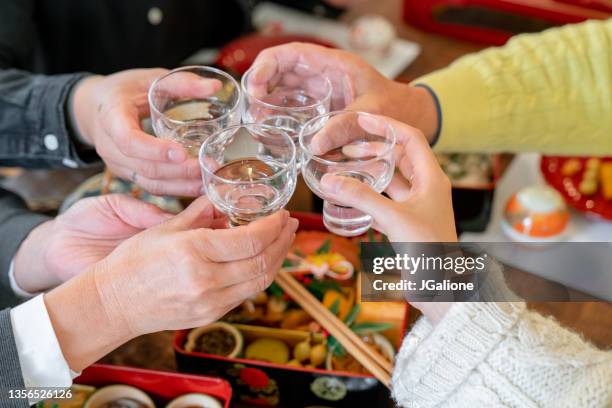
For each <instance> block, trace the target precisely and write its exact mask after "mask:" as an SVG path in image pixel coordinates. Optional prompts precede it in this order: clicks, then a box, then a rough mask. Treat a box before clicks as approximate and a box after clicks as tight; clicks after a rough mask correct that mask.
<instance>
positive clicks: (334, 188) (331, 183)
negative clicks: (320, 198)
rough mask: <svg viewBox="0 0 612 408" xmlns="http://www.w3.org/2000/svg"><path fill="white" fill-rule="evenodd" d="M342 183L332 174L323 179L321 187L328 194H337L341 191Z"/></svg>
mask: <svg viewBox="0 0 612 408" xmlns="http://www.w3.org/2000/svg"><path fill="white" fill-rule="evenodd" d="M341 183H342V181H341V180H339V179H338V177H335V176H333V175H331V174H325V175H324V176H323V177H322V178H321V187H322V188H323V190H325V191H327V192H328V193H337V192H338V190H340V184H341Z"/></svg>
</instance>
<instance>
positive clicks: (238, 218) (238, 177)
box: [200, 124, 297, 226]
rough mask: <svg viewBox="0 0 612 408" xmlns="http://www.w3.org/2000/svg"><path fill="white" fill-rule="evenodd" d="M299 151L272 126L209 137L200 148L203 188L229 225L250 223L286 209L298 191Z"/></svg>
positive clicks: (238, 128) (255, 126) (232, 130)
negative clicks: (297, 165)
mask: <svg viewBox="0 0 612 408" xmlns="http://www.w3.org/2000/svg"><path fill="white" fill-rule="evenodd" d="M295 158H296V150H295V145H294V143H293V141H292V140H291V138H290V137H289V136H288V135H287V134H286V133H285V132H283V131H281V130H278V129H276V128H273V127H271V126H266V125H260V124H246V125H239V126H232V127H229V128H227V129H224V130H222V131H220V132H218V133H216V134H214V135H212V136H210V137H209V138H207V139H206V140H205V141H204V143H203V144H202V147H201V149H200V167H201V168H202V178H203V181H204V189H205V191H206V194H207V196H208V198H209V199H210V201H211V202H212V203H213V204H214V205H215V207H216V208H217V209H218V210H219V211H221V212H223V213H225V214H227V215H228V217H229V220H230V226H238V225H243V224H248V223H249V222H251V221H254V220H256V219H258V218H261V217H265V216H266V215H269V214H271V213H273V212H275V211H277V210H279V209H281V208H283V207H284V206H285V205H286V204H287V202H288V201H289V199H290V198H291V196H292V195H293V192H294V190H295V185H296V178H297V172H296V165H295Z"/></svg>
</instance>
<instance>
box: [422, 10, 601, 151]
mask: <svg viewBox="0 0 612 408" xmlns="http://www.w3.org/2000/svg"><path fill="white" fill-rule="evenodd" d="M415 83H417V84H418V83H421V84H425V85H427V86H429V87H430V88H431V89H432V90H433V92H434V93H435V94H436V95H437V97H438V101H439V103H440V109H441V113H442V123H441V133H440V137H439V139H438V142H437V144H436V149H438V150H442V151H456V152H461V151H482V152H485V151H490V152H493V151H495V152H499V151H505V152H520V151H539V152H543V153H548V154H573V155H612V19H610V20H607V21H588V22H585V23H581V24H575V25H567V26H564V27H559V28H554V29H550V30H547V31H545V32H542V33H539V34H524V35H519V36H517V37H514V38H513V39H511V40H510V41H509V42H508V44H506V45H505V46H503V47H499V48H490V49H487V50H484V51H482V52H480V53H477V54H473V55H469V56H466V57H463V58H461V59H459V60H458V61H456V62H455V63H453V64H452V65H450V66H449V67H448V68H445V69H443V70H440V71H437V72H434V73H432V74H429V75H427V76H425V77H423V78H420V79H418V80H416V81H415Z"/></svg>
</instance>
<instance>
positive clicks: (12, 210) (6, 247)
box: [0, 189, 50, 400]
mask: <svg viewBox="0 0 612 408" xmlns="http://www.w3.org/2000/svg"><path fill="white" fill-rule="evenodd" d="M49 219H50V218H49V217H47V216H44V215H41V214H36V213H33V212H31V211H29V210H28V208H27V207H26V205H25V203H24V202H23V200H22V199H21V198H20V197H19V196H17V195H15V194H13V193H11V192H9V191H6V190H3V189H0V309H2V308H5V307H9V306H15V305H17V304H18V303H19V302H20V299H19V298H17V297H16V296H15V294H14V293H13V290H12V289H11V286H10V282H9V277H8V271H9V267H10V264H11V261H12V260H13V257H14V256H15V253H16V252H17V249H18V248H19V245H21V242H22V241H23V240H24V239H25V238H26V237H27V236H28V234H29V233H30V231H31V230H32V229H34V228H35V227H36V226H37V225H39V224H41V223H43V222H45V221H47V220H49ZM0 367H2V365H0ZM0 400H1V399H0Z"/></svg>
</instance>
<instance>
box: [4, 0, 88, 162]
mask: <svg viewBox="0 0 612 408" xmlns="http://www.w3.org/2000/svg"><path fill="white" fill-rule="evenodd" d="M35 15H36V2H35V1H34V0H2V2H0V163H1V164H2V165H3V166H21V167H30V168H43V167H44V168H49V167H79V166H85V165H87V164H89V163H92V162H95V161H98V160H99V158H98V157H97V155H96V154H95V151H94V150H93V149H90V148H87V147H86V146H82V145H81V144H79V143H78V141H76V140H75V138H74V137H73V136H74V135H73V133H74V132H73V131H72V129H71V123H70V119H69V115H68V112H67V106H68V104H67V101H68V97H69V95H70V90H71V89H72V87H73V86H74V85H75V84H76V83H77V82H78V81H79V80H81V79H82V78H84V77H85V76H87V75H88V74H87V73H75V74H66V75H40V74H34V73H32V72H31V71H32V70H33V67H34V65H35V64H34V55H35V44H36V35H37V34H36V32H37V28H36V20H35Z"/></svg>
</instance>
